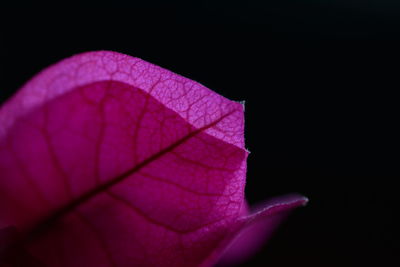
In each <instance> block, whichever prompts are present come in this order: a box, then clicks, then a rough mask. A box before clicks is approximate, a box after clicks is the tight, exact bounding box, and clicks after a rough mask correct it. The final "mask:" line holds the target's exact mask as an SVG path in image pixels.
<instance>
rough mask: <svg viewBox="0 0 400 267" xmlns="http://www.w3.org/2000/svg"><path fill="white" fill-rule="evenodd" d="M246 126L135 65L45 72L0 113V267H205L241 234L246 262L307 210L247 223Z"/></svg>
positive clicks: (115, 59) (76, 62)
mask: <svg viewBox="0 0 400 267" xmlns="http://www.w3.org/2000/svg"><path fill="white" fill-rule="evenodd" d="M243 122H244V119H243V106H242V104H240V103H237V102H233V101H230V100H228V99H226V98H224V97H222V96H220V95H217V94H216V93H214V92H213V91H211V90H209V89H207V88H206V87H204V86H202V85H200V84H198V83H196V82H194V81H191V80H189V79H186V78H184V77H182V76H180V75H177V74H174V73H172V72H170V71H168V70H165V69H163V68H160V67H158V66H155V65H152V64H150V63H147V62H145V61H143V60H140V59H137V58H133V57H130V56H126V55H122V54H119V53H115V52H107V51H102V52H90V53H85V54H80V55H77V56H74V57H71V58H69V59H66V60H63V61H61V62H59V63H57V64H55V65H53V66H51V67H49V68H47V69H46V70H44V71H42V72H41V73H39V74H38V75H36V76H35V77H34V78H33V79H32V80H31V81H29V82H28V83H27V84H26V85H25V86H24V87H23V88H21V90H20V91H19V92H18V93H17V94H16V95H15V96H14V97H12V98H11V99H10V100H9V101H8V102H6V103H5V104H4V105H3V106H2V107H1V108H0V173H1V176H0V253H1V254H0V255H1V256H2V258H0V260H2V259H3V261H4V259H5V258H6V259H7V261H8V263H10V261H14V262H13V264H14V265H16V264H21V263H20V262H15V261H18V260H19V259H20V258H21V257H22V258H23V259H24V261H25V262H24V264H25V265H31V266H34V265H38V266H40V265H45V266H49V267H53V266H57V267H58V266H60V267H69V266H70V267H72V266H96V267H101V266H107V267H108V266H112V267H116V266H149V265H154V266H211V265H213V264H214V263H215V262H216V261H217V260H218V259H219V258H220V257H221V254H222V253H223V252H224V251H225V250H226V248H227V247H228V246H229V244H230V243H231V242H232V240H233V239H234V238H235V237H236V236H237V235H238V233H241V234H240V235H239V237H238V239H236V241H235V242H237V240H241V239H242V240H245V239H248V240H249V241H248V242H249V244H250V243H252V244H254V245H252V246H253V247H250V246H248V248H249V250H248V251H247V252H246V251H243V249H242V248H240V247H238V249H240V250H241V251H243V253H241V254H243V255H242V256H243V257H245V254H250V253H251V251H253V250H254V249H255V247H257V246H259V245H260V243H261V240H258V241H257V240H255V239H254V238H250V237H251V236H252V233H253V232H254V231H255V230H257V229H258V230H257V231H258V233H259V236H262V235H261V233H260V231H261V232H265V234H264V235H268V233H270V232H271V231H272V229H273V228H274V226H275V224H276V223H277V221H278V220H277V219H276V218H279V217H281V216H282V214H284V213H285V211H286V210H288V209H290V208H293V207H295V206H298V205H300V204H302V203H304V201H305V200H304V198H299V197H296V198H295V199H293V201H291V200H288V199H284V200H282V201H277V202H274V203H272V204H268V205H267V206H266V207H265V208H262V209H261V210H259V211H257V212H255V213H252V214H250V215H249V214H246V209H245V206H244V205H245V201H244V185H245V174H246V158H247V155H248V152H247V151H246V150H245V149H244V138H243V125H244V123H243ZM10 231H12V232H14V233H17V234H15V235H10ZM246 233H247V234H246ZM246 237H247V238H246ZM235 246H237V245H235V244H233V245H231V246H230V250H228V251H227V252H226V254H225V255H226V256H224V258H225V257H228V255H229V254H230V253H229V251H234V249H235ZM16 255H18V257H17V256H16ZM20 255H23V256H21V257H19V256H20ZM2 263H3V262H0V264H2Z"/></svg>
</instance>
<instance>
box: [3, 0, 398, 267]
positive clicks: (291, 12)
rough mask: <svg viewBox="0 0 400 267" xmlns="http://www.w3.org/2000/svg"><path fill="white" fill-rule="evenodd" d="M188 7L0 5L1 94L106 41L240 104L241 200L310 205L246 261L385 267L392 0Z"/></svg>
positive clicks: (391, 190)
mask: <svg viewBox="0 0 400 267" xmlns="http://www.w3.org/2000/svg"><path fill="white" fill-rule="evenodd" d="M188 2H189V1H188ZM188 2H182V3H180V4H172V3H171V2H168V3H167V2H166V3H164V4H155V3H141V4H134V3H131V4H129V5H128V4H123V5H122V4H118V3H114V4H112V5H109V4H105V3H99V2H96V3H93V6H89V5H87V6H86V9H84V8H78V7H73V8H72V6H62V5H61V4H60V6H55V9H54V10H52V11H50V10H49V11H47V9H42V10H41V11H40V12H39V11H34V10H33V9H24V10H15V9H14V10H4V9H2V10H1V19H0V20H1V26H0V27H1V28H0V48H1V49H0V62H1V64H0V68H1V69H0V71H1V72H0V74H1V76H0V77H1V81H0V82H1V90H0V92H1V97H0V99H1V101H4V100H5V99H6V98H7V97H8V96H10V95H11V94H12V93H14V92H15V91H16V90H17V89H18V88H19V87H20V86H21V85H22V84H23V83H24V82H26V81H27V80H28V79H29V78H30V77H32V76H33V75H34V74H35V73H37V72H38V71H39V70H41V69H43V68H44V67H46V66H48V65H49V64H52V63H55V62H57V61H58V60H60V59H63V58H65V57H68V56H70V55H72V54H76V53H80V52H84V51H91V50H103V49H106V50H114V51H118V52H121V53H125V54H129V55H132V56H136V57H140V58H142V59H144V60H146V61H149V62H152V63H154V64H157V65H160V66H162V67H164V68H167V69H169V70H172V71H174V72H177V73H179V74H181V75H183V76H186V77H188V78H191V79H193V80H196V81H198V82H200V83H202V84H204V85H206V86H207V87H209V88H211V89H213V90H215V91H216V92H218V93H220V94H222V95H224V96H226V97H228V98H230V99H233V100H238V101H239V100H245V101H246V144H247V147H248V149H249V150H250V151H251V152H252V153H251V155H250V157H249V161H248V177H247V181H248V183H247V188H246V194H247V198H248V200H249V201H250V203H256V202H258V201H261V200H263V199H266V198H268V197H271V196H275V195H280V194H284V193H289V192H299V193H301V194H304V195H305V196H307V197H309V199H310V203H309V205H308V206H307V207H305V208H301V209H298V210H296V211H295V212H294V213H293V214H292V215H291V216H290V217H289V219H288V220H287V221H286V222H285V223H284V224H283V225H282V226H281V228H280V229H279V230H278V231H277V232H276V234H275V236H274V237H273V239H272V240H271V241H270V242H269V243H268V244H267V245H266V246H265V248H264V249H263V250H262V251H261V252H260V253H258V254H257V255H256V256H255V257H254V258H253V259H252V260H251V261H250V262H248V263H247V264H246V266H389V264H390V265H392V266H393V265H395V263H394V262H395V261H398V260H397V258H398V257H396V256H397V255H395V252H396V251H399V240H398V236H397V235H396V234H395V228H396V227H397V226H398V225H397V224H396V223H395V221H394V216H395V215H396V213H397V211H398V208H397V203H396V201H397V199H398V187H397V186H396V185H395V177H396V175H397V176H398V175H399V170H398V165H399V161H398V160H399V158H398V153H399V152H398V146H397V139H398V138H399V135H398V133H397V132H396V131H395V130H396V128H397V126H398V123H399V120H398V114H397V113H398V102H399V98H398V96H396V94H395V92H396V91H398V90H399V82H398V77H399V61H398V58H397V51H398V49H399V47H400V46H399V44H400V42H399V40H400V27H399V26H400V4H396V3H394V1H392V2H393V3H391V2H390V1H380V2H378V0H376V1H355V0H353V1H344V0H343V1H311V0H309V1H305V0H303V1H289V0H283V1H275V0H274V1H267V2H255V1H248V2H245V3H236V2H235V1H229V2H214V1H203V2H202V3H201V4H193V3H188ZM21 5H22V4H21ZM32 6H34V5H33V4H32ZM95 6H101V7H103V8H104V7H106V8H104V9H96V8H95ZM28 7H29V6H28ZM89 7H90V8H89ZM395 224H396V225H395Z"/></svg>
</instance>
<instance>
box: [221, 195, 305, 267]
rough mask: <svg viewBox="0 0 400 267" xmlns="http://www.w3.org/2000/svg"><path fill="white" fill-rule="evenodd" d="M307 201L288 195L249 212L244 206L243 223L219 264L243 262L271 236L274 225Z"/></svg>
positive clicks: (226, 264)
mask: <svg viewBox="0 0 400 267" xmlns="http://www.w3.org/2000/svg"><path fill="white" fill-rule="evenodd" d="M307 202H308V199H307V198H305V197H303V196H300V195H288V196H283V197H278V198H274V199H271V200H269V201H267V202H266V203H264V204H262V205H260V206H259V207H258V208H256V209H255V210H254V211H253V212H251V213H250V212H249V211H248V209H247V207H246V208H245V211H244V212H243V213H245V214H244V215H243V216H242V218H241V220H244V221H245V224H244V225H243V226H242V227H241V228H240V230H239V231H238V233H237V235H236V238H235V239H234V240H233V241H232V242H231V244H230V245H229V246H228V248H227V250H226V251H225V252H224V254H223V256H222V258H221V259H220V260H219V264H220V265H221V266H235V265H238V264H240V263H243V262H245V261H246V260H247V259H249V258H250V257H251V256H253V255H254V254H255V253H256V252H257V251H258V250H259V249H260V248H261V247H262V246H263V244H264V243H265V242H266V241H267V240H268V239H269V238H270V237H271V235H272V233H273V232H274V230H275V229H276V227H277V226H278V225H279V224H280V222H282V220H283V219H285V217H286V216H287V215H288V213H289V212H290V211H292V210H293V209H294V208H297V207H299V206H303V205H305V204H306V203H307Z"/></svg>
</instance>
